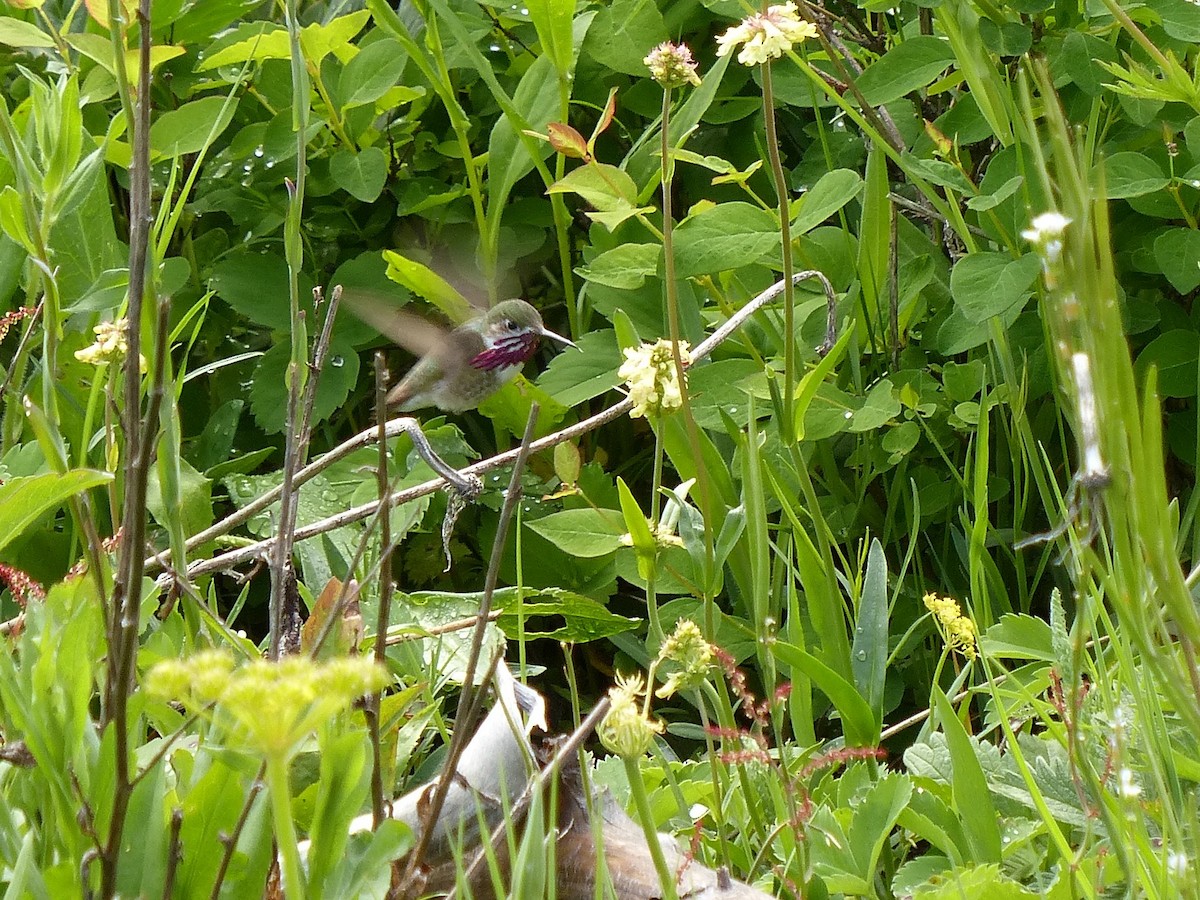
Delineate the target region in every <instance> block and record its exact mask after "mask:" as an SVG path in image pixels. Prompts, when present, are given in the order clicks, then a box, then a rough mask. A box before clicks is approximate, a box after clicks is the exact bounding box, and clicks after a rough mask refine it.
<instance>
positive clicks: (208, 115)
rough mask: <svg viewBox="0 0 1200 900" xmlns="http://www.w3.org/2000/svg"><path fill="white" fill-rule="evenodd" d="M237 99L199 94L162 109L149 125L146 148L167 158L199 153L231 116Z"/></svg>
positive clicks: (221, 129) (220, 130)
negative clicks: (168, 108)
mask: <svg viewBox="0 0 1200 900" xmlns="http://www.w3.org/2000/svg"><path fill="white" fill-rule="evenodd" d="M235 112H237V101H236V100H231V101H229V102H228V103H226V99H225V98H224V97H202V98H200V99H199V100H193V101H191V102H190V103H185V104H183V106H181V107H179V108H178V109H175V110H171V111H170V112H166V113H163V114H162V115H161V116H159V117H158V118H157V119H156V120H155V122H154V124H153V125H151V126H150V149H151V150H153V151H154V152H155V153H158V154H161V155H162V156H164V157H166V158H167V159H173V158H175V157H176V156H185V155H187V154H189V153H199V152H200V151H201V150H203V149H204V148H205V147H207V146H208V145H209V144H210V143H211V142H212V141H213V139H214V138H216V137H217V135H219V134H220V133H221V132H222V131H224V130H225V128H226V127H227V126H228V125H229V123H230V122H231V121H232V120H233V114H234V113H235Z"/></svg>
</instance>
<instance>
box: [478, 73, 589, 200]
mask: <svg viewBox="0 0 1200 900" xmlns="http://www.w3.org/2000/svg"><path fill="white" fill-rule="evenodd" d="M558 89H559V78H558V70H557V69H555V67H554V62H553V60H551V59H550V57H548V56H542V57H539V58H538V59H536V60H535V61H534V63H533V65H532V66H530V67H529V69H528V71H526V72H525V74H524V75H522V76H521V81H520V83H519V84H518V85H517V89H516V91H515V92H514V93H513V97H512V105H513V108H514V109H515V110H516V112H517V114H518V115H519V116H520V117H521V118H523V119H524V120H525V121H524V123H523V124H521V125H518V124H517V123H516V122H514V121H512V120H511V119H510V118H509V117H508V116H507V115H505V116H501V117H500V119H498V120H497V121H496V124H495V126H494V127H493V128H492V133H491V136H490V138H489V139H488V172H489V176H490V177H489V179H488V194H489V200H490V202H489V207H490V211H491V215H493V216H498V215H500V211H501V210H502V209H503V207H504V206H505V204H507V202H508V195H509V193H510V192H511V191H512V189H513V187H514V186H515V185H516V183H517V182H518V181H520V180H521V179H522V178H524V177H525V176H526V175H527V174H529V173H530V172H532V171H533V169H534V160H533V157H531V156H530V155H529V147H528V146H527V144H529V139H527V138H524V137H523V136H522V135H520V134H519V133H518V131H517V129H518V127H521V128H528V129H529V130H530V131H536V132H543V131H545V129H546V126H547V124H548V123H549V122H550V121H551V120H552V119H554V118H555V117H557V116H558V115H559V96H558ZM532 143H533V146H534V148H535V150H536V152H537V153H538V154H539V155H540V156H541V158H543V159H544V158H545V157H546V156H549V155H550V154H551V153H552V152H553V149H552V148H551V147H550V145H549V144H544V143H542V142H541V141H533V142H532ZM597 208H600V209H603V207H600V206H598V205H597Z"/></svg>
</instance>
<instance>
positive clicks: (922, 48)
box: [858, 35, 954, 106]
mask: <svg viewBox="0 0 1200 900" xmlns="http://www.w3.org/2000/svg"><path fill="white" fill-rule="evenodd" d="M953 61H954V51H953V50H952V49H951V47H950V45H949V44H948V43H947V42H946V41H944V40H942V39H941V38H936V37H933V36H931V35H916V36H913V37H910V38H908V39H907V40H905V41H903V42H902V43H899V44H897V45H896V46H895V47H893V48H892V49H891V50H889V51H888V52H887V53H885V54H884V55H883V56H882V57H880V58H879V59H877V60H876V61H875V62H873V63H871V65H869V66H867V68H866V69H865V70H863V73H862V75H860V76H859V77H858V88H859V90H861V91H862V93H863V96H864V97H865V98H866V100H867V102H868V103H870V104H871V105H873V106H881V105H883V104H884V103H891V102H892V101H893V100H898V99H900V98H901V97H903V96H904V95H905V94H908V93H911V92H912V91H915V90H919V89H921V88H924V87H927V86H928V85H929V84H930V83H932V82H933V80H934V79H935V78H936V77H937V76H938V75H940V74H941V73H942V71H943V70H945V68H946V67H947V66H949V65H950V63H952V62H953Z"/></svg>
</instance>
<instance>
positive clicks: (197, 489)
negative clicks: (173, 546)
mask: <svg viewBox="0 0 1200 900" xmlns="http://www.w3.org/2000/svg"><path fill="white" fill-rule="evenodd" d="M178 465H179V486H178V490H179V497H178V498H177V499H178V506H170V507H168V505H167V504H166V503H165V502H164V497H163V489H162V488H163V484H162V482H163V479H162V477H161V473H160V471H159V469H158V467H155V468H154V469H151V471H150V478H149V480H148V483H147V485H146V508H147V509H149V510H150V514H151V515H152V516H154V520H155V521H156V522H158V524H159V525H162V526H163V527H164V528H169V527H170V525H171V522H172V521H178V522H180V523H182V525H183V533H184V534H196V533H197V532H200V531H203V530H204V529H205V528H207V527H208V526H209V525H211V524H212V523H213V509H212V482H211V481H210V480H209V479H207V478H205V477H204V476H203V475H201V474H200V473H199V472H197V471H196V470H195V469H194V468H193V467H192V465H191V463H189V462H188V461H187V460H186V459H179V460H178Z"/></svg>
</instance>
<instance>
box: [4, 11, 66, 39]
mask: <svg viewBox="0 0 1200 900" xmlns="http://www.w3.org/2000/svg"><path fill="white" fill-rule="evenodd" d="M0 44H6V45H8V46H9V47H53V46H54V38H52V37H50V35H48V34H46V32H44V31H42V30H41V29H40V28H38V27H37V26H36V25H30V24H29V23H28V22H22V21H21V20H20V19H13V18H11V17H9V16H3V17H0Z"/></svg>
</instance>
